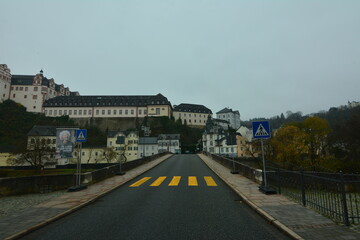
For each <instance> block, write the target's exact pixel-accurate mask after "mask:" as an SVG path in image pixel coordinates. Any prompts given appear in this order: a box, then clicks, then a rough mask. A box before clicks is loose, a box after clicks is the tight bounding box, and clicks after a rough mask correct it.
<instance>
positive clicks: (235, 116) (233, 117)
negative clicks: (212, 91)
mask: <svg viewBox="0 0 360 240" xmlns="http://www.w3.org/2000/svg"><path fill="white" fill-rule="evenodd" d="M216 118H217V119H221V120H226V121H228V122H229V126H230V127H231V128H233V129H238V128H239V127H240V113H239V111H233V110H232V109H231V108H230V109H229V108H224V109H222V110H220V111H219V112H217V113H216Z"/></svg>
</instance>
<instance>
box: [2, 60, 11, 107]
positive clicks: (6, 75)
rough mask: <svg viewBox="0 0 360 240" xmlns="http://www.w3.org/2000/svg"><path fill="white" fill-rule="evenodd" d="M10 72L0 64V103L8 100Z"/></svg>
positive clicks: (5, 66)
mask: <svg viewBox="0 0 360 240" xmlns="http://www.w3.org/2000/svg"><path fill="white" fill-rule="evenodd" d="M10 88H11V72H10V69H9V68H8V66H7V65H6V64H0V103H1V102H3V101H5V100H7V99H9V95H10Z"/></svg>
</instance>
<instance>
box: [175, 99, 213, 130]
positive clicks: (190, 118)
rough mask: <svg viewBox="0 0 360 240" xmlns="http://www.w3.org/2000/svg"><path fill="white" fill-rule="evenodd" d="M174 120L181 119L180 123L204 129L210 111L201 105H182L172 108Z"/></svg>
mask: <svg viewBox="0 0 360 240" xmlns="http://www.w3.org/2000/svg"><path fill="white" fill-rule="evenodd" d="M173 115H174V118H175V120H177V119H181V122H182V123H183V124H184V123H185V122H186V124H187V125H190V126H199V127H204V126H205V125H206V120H207V118H208V116H212V112H211V110H210V109H208V108H207V107H205V106H203V105H197V104H187V103H182V104H180V105H177V106H174V113H173Z"/></svg>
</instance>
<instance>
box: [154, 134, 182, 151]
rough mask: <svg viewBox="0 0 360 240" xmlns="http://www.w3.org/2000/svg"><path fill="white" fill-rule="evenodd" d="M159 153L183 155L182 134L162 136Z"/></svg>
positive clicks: (159, 140) (159, 138) (159, 142)
mask: <svg viewBox="0 0 360 240" xmlns="http://www.w3.org/2000/svg"><path fill="white" fill-rule="evenodd" d="M158 147H159V153H163V152H171V153H181V147H180V134H160V135H159V136H158Z"/></svg>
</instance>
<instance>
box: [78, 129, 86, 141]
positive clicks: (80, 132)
mask: <svg viewBox="0 0 360 240" xmlns="http://www.w3.org/2000/svg"><path fill="white" fill-rule="evenodd" d="M86 135H87V131H86V129H77V130H76V133H75V137H76V142H86Z"/></svg>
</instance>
